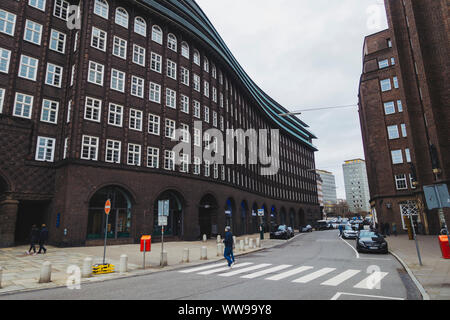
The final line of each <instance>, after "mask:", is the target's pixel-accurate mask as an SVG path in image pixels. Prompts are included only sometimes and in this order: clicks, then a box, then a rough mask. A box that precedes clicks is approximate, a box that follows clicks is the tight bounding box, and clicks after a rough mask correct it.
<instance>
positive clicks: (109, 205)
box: [105, 199, 111, 214]
mask: <svg viewBox="0 0 450 320" xmlns="http://www.w3.org/2000/svg"><path fill="white" fill-rule="evenodd" d="M110 212H111V200H109V199H108V200H106V203H105V213H106V214H109V213H110Z"/></svg>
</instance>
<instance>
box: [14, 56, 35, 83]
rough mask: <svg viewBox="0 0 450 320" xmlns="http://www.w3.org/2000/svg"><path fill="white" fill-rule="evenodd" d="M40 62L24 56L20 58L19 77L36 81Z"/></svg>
mask: <svg viewBox="0 0 450 320" xmlns="http://www.w3.org/2000/svg"><path fill="white" fill-rule="evenodd" d="M38 63H39V60H38V59H35V58H31V57H28V56H24V55H22V56H21V57H20V68H19V77H21V78H24V79H28V80H31V81H36V76H37V67H38Z"/></svg>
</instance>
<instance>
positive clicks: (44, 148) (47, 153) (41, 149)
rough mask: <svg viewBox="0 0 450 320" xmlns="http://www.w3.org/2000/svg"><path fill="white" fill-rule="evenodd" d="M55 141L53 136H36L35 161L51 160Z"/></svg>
mask: <svg viewBox="0 0 450 320" xmlns="http://www.w3.org/2000/svg"><path fill="white" fill-rule="evenodd" d="M55 142H56V140H55V139H53V138H47V137H38V141H37V146H36V158H35V159H36V161H47V162H53V160H54V154H55Z"/></svg>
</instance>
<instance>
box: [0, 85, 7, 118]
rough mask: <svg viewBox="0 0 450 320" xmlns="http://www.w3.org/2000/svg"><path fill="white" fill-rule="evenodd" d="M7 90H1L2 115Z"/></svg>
mask: <svg viewBox="0 0 450 320" xmlns="http://www.w3.org/2000/svg"><path fill="white" fill-rule="evenodd" d="M5 92H6V91H5V89H3V88H0V113H3V104H4V102H5Z"/></svg>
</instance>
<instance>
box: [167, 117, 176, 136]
mask: <svg viewBox="0 0 450 320" xmlns="http://www.w3.org/2000/svg"><path fill="white" fill-rule="evenodd" d="M175 127H176V123H175V121H173V120H170V119H166V138H170V139H175Z"/></svg>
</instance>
